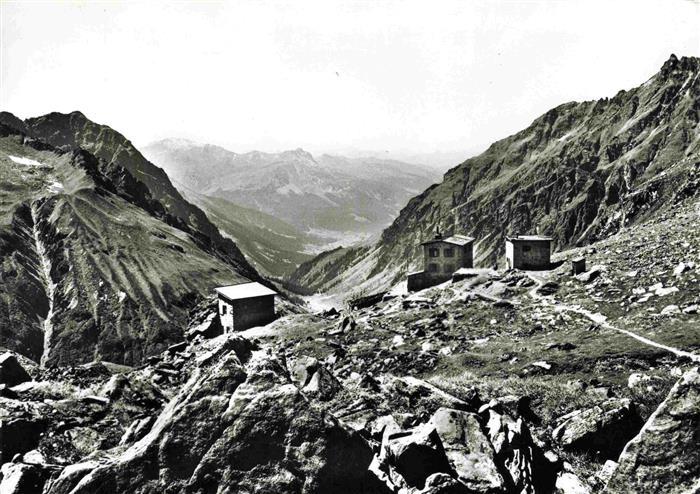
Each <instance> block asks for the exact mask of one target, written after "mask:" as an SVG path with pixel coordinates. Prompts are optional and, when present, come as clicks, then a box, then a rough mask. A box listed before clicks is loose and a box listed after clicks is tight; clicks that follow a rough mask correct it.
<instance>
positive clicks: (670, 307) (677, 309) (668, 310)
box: [661, 305, 681, 316]
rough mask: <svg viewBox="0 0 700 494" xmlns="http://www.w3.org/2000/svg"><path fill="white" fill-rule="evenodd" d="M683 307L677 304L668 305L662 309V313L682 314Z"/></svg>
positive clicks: (664, 314)
mask: <svg viewBox="0 0 700 494" xmlns="http://www.w3.org/2000/svg"><path fill="white" fill-rule="evenodd" d="M680 312H681V309H680V307H678V306H677V305H667V306H666V307H664V308H663V309H661V315H662V316H670V315H672V314H680Z"/></svg>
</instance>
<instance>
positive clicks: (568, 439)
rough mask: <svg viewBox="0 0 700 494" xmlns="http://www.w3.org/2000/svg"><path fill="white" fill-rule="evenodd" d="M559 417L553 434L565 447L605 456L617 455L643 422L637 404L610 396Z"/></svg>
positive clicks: (614, 456)
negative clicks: (583, 408) (600, 401)
mask: <svg viewBox="0 0 700 494" xmlns="http://www.w3.org/2000/svg"><path fill="white" fill-rule="evenodd" d="M560 420H561V421H562V422H561V424H560V425H559V426H558V427H556V428H555V429H554V431H553V432H552V437H553V439H554V440H555V441H557V442H558V443H559V444H561V446H562V447H563V448H564V449H568V450H572V451H581V452H587V453H593V454H599V455H602V456H603V457H604V458H606V459H616V458H617V456H618V455H619V454H620V451H622V448H623V447H624V446H625V444H626V443H627V441H629V440H630V439H632V438H633V437H634V435H635V434H636V433H637V432H638V431H639V429H640V428H641V426H642V419H641V417H640V416H639V412H638V411H637V408H636V407H635V405H634V403H633V402H631V401H630V400H629V399H626V398H611V399H609V400H606V401H604V402H602V403H600V404H598V405H596V406H594V407H591V408H588V409H586V410H577V411H575V412H572V413H570V414H567V415H565V416H563V417H561V418H560Z"/></svg>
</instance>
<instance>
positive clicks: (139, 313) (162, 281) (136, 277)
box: [0, 113, 259, 366]
mask: <svg viewBox="0 0 700 494" xmlns="http://www.w3.org/2000/svg"><path fill="white" fill-rule="evenodd" d="M8 124H14V125H18V126H20V127H22V126H21V125H19V124H18V119H16V118H12V116H11V115H10V114H7V113H3V114H2V115H0V151H2V153H0V164H1V165H2V166H0V181H2V183H3V190H2V193H1V194H0V196H1V197H0V198H1V199H2V206H0V254H1V258H2V263H0V279H1V280H2V283H0V285H1V287H0V300H2V301H3V303H2V304H0V306H1V307H2V308H1V309H0V311H1V312H2V315H1V318H2V319H3V320H5V321H7V322H8V326H9V327H11V330H10V331H2V332H1V333H2V334H0V345H1V346H4V347H6V348H10V349H13V350H16V351H19V352H20V353H22V354H24V355H27V356H29V357H31V358H33V359H35V360H36V361H39V360H41V362H42V364H43V365H46V366H53V365H57V364H64V365H65V364H76V363H80V362H84V361H90V360H95V359H96V360H108V361H113V362H118V363H129V364H136V363H139V362H141V361H143V360H144V359H145V358H146V357H148V356H149V355H152V354H154V353H159V352H160V351H162V350H163V349H164V348H165V347H167V345H169V344H172V343H174V342H176V341H179V340H180V339H181V338H182V333H183V331H184V327H185V326H186V322H187V314H188V310H189V309H190V308H191V307H192V306H193V304H195V303H196V302H197V301H198V300H199V299H200V298H201V297H202V296H204V295H206V294H208V293H210V292H211V290H212V289H213V287H214V286H216V285H223V284H230V283H231V282H235V281H245V280H247V279H249V278H254V279H259V275H257V272H256V271H255V269H254V268H253V267H252V266H250V265H249V264H248V262H247V261H246V259H245V257H244V256H243V255H242V254H241V253H240V251H239V250H238V248H237V247H236V246H235V244H234V243H233V242H231V241H230V240H224V239H223V237H221V236H220V234H219V233H218V230H216V232H217V235H218V236H219V237H221V240H219V239H218V238H211V237H207V236H206V234H205V232H206V231H207V229H208V228H209V229H210V228H215V227H214V226H213V224H211V223H210V222H208V219H206V216H204V213H201V211H200V210H198V209H195V208H194V207H193V206H191V205H188V203H186V202H185V201H184V199H182V198H181V196H179V193H178V195H177V196H171V199H172V200H174V201H180V202H179V203H176V204H175V206H176V207H177V208H181V209H180V211H183V210H187V209H191V210H192V211H200V214H201V215H200V218H201V217H203V218H204V219H206V221H207V223H204V224H203V226H204V228H197V227H198V226H199V225H198V224H197V223H195V222H190V223H187V222H185V220H184V219H182V218H178V217H176V216H174V214H172V213H170V212H169V210H168V207H167V206H166V205H164V204H163V203H162V202H161V201H160V200H158V199H156V198H154V194H152V191H151V189H150V188H149V187H148V186H147V185H145V184H144V183H143V182H141V181H140V180H138V179H137V178H135V177H134V175H133V174H132V173H131V172H130V171H129V170H128V169H127V168H126V167H125V166H122V164H121V160H111V161H106V160H105V159H102V158H99V157H96V156H95V155H93V154H92V153H90V152H89V151H87V150H85V149H83V148H80V147H71V146H68V145H65V144H64V145H63V148H60V149H59V148H57V147H56V146H54V145H52V144H49V143H46V142H44V141H43V140H40V139H39V138H37V137H36V136H37V135H39V134H42V133H44V134H45V133H47V132H48V131H49V126H48V124H47V123H46V122H44V124H43V125H44V127H43V129H42V132H32V133H31V134H29V135H27V134H25V133H24V132H23V130H22V129H16V128H14V127H11V126H10V125H8ZM24 130H30V131H31V130H32V129H31V126H28V127H27V128H25V129H24ZM61 130H65V129H63V128H62V127H59V128H58V129H56V132H60V131H61ZM51 140H54V141H57V140H58V141H65V139H64V138H60V139H59V138H56V137H54V138H52V139H51ZM103 151H105V152H107V151H108V150H105V149H103ZM151 166H152V165H151ZM153 180H155V178H153ZM168 184H169V181H168V182H167V183H165V184H163V185H162V187H163V188H164V189H167V187H168ZM170 211H173V213H174V212H177V209H176V208H173V207H172V206H171V209H170Z"/></svg>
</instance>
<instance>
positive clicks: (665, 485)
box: [606, 367, 700, 494]
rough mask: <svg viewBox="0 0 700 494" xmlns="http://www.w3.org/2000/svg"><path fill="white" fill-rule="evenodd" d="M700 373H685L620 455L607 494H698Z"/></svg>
mask: <svg viewBox="0 0 700 494" xmlns="http://www.w3.org/2000/svg"><path fill="white" fill-rule="evenodd" d="M699 444H700V373H699V372H698V368H697V367H696V368H694V369H691V370H689V371H688V372H686V373H685V374H684V375H683V377H682V378H681V379H680V380H679V381H678V383H676V385H675V386H674V387H673V389H672V390H671V392H670V393H669V395H668V397H667V398H666V400H664V402H663V403H662V404H661V405H660V406H659V408H658V409H657V410H656V411H655V412H654V413H653V414H652V416H651V417H650V418H649V420H648V421H647V422H646V424H644V427H643V428H642V430H641V431H640V432H639V434H637V436H636V437H635V438H634V439H632V440H631V441H630V442H629V443H628V444H627V446H625V449H624V450H623V451H622V454H621V455H620V459H619V460H618V462H619V465H618V466H617V468H616V469H615V471H614V473H613V475H612V477H611V478H610V480H609V482H608V484H607V487H606V492H609V493H627V492H645V493H658V494H661V493H663V494H680V493H690V492H697V491H698V490H700V448H698V445H699Z"/></svg>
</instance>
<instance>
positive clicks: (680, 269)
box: [673, 262, 690, 277]
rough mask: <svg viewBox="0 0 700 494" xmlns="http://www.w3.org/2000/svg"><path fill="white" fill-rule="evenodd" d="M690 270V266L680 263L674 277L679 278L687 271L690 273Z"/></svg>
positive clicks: (674, 271)
mask: <svg viewBox="0 0 700 494" xmlns="http://www.w3.org/2000/svg"><path fill="white" fill-rule="evenodd" d="M689 270H690V266H688V265H687V264H686V263H684V262H679V263H678V266H676V267H675V269H674V270H673V276H676V277H679V276H681V275H682V274H683V273H685V272H686V271H689Z"/></svg>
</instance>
